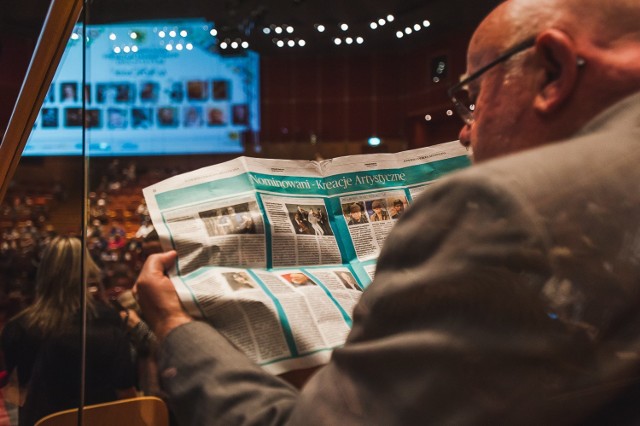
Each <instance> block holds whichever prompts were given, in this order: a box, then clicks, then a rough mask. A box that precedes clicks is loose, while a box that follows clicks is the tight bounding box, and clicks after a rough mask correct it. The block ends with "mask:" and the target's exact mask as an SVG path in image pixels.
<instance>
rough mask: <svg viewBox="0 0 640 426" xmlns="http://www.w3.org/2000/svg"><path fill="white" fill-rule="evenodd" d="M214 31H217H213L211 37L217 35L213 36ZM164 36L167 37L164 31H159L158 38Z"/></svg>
mask: <svg viewBox="0 0 640 426" xmlns="http://www.w3.org/2000/svg"><path fill="white" fill-rule="evenodd" d="M214 31H215V30H211V35H215V34H213V32H214ZM164 36H166V34H165V32H164V31H162V30H160V31H158V37H160V38H164Z"/></svg>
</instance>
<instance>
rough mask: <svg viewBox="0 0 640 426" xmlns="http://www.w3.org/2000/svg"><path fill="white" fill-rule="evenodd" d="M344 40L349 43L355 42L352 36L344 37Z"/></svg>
mask: <svg viewBox="0 0 640 426" xmlns="http://www.w3.org/2000/svg"><path fill="white" fill-rule="evenodd" d="M344 41H345V42H346V43H347V44H351V43H353V39H352V38H351V37H347V38H345V39H344Z"/></svg>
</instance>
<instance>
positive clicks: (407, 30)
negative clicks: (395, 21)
mask: <svg viewBox="0 0 640 426" xmlns="http://www.w3.org/2000/svg"><path fill="white" fill-rule="evenodd" d="M404 32H405V34H407V35H409V34H411V33H412V32H413V30H412V29H411V28H409V27H407V28H405V29H404Z"/></svg>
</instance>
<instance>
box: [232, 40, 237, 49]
mask: <svg viewBox="0 0 640 426" xmlns="http://www.w3.org/2000/svg"><path fill="white" fill-rule="evenodd" d="M231 48H232V49H237V48H238V42H237V41H234V42H232V43H231Z"/></svg>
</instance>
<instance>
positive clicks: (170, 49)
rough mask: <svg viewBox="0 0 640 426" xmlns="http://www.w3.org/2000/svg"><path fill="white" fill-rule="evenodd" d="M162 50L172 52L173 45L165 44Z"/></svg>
mask: <svg viewBox="0 0 640 426" xmlns="http://www.w3.org/2000/svg"><path fill="white" fill-rule="evenodd" d="M164 48H165V49H167V50H168V51H169V52H171V51H172V50H173V45H171V44H167V45H166V46H165V47H164Z"/></svg>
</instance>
